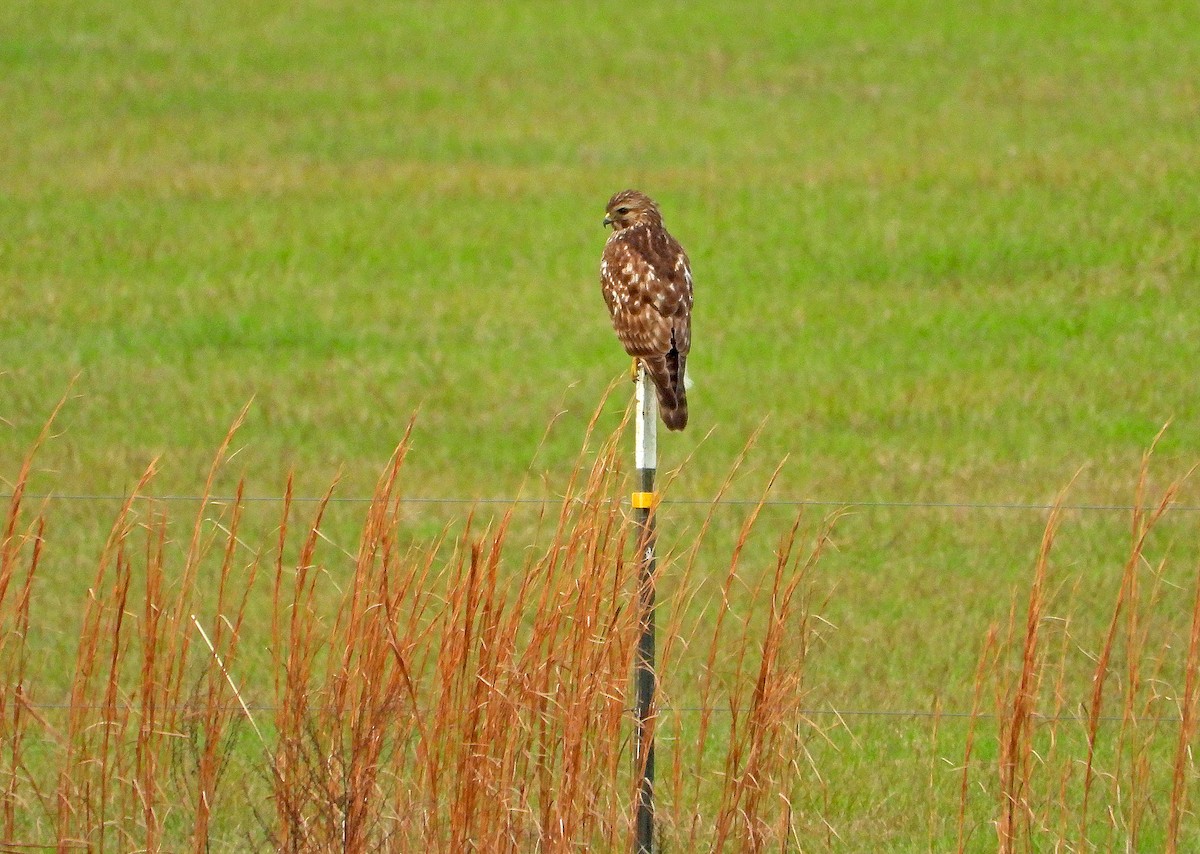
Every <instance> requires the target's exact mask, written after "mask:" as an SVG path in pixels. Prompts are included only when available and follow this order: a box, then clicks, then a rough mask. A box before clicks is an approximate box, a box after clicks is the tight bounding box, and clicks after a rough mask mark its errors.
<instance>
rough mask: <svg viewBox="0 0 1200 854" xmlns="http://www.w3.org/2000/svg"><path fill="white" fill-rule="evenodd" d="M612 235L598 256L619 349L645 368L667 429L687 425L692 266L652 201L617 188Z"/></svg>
mask: <svg viewBox="0 0 1200 854" xmlns="http://www.w3.org/2000/svg"><path fill="white" fill-rule="evenodd" d="M604 224H605V225H606V226H608V225H611V226H612V228H613V233H612V234H610V235H609V236H608V240H607V242H605V244H604V255H603V257H602V258H601V260H600V288H601V290H602V291H603V293H604V301H605V302H606V303H607V304H608V313H609V315H611V317H612V325H613V329H615V330H616V331H617V337H618V338H620V339H621V343H622V344H624V345H625V352H627V353H628V354H629V355H630V356H633V357H634V359H636V360H637V361H640V362H641V363H642V364H643V365H644V366H645V367H646V373H647V374H648V375H649V377H650V379H651V381H652V382H653V383H654V390H655V392H656V393H657V395H658V406H659V412H660V413H661V415H662V420H663V423H664V424H665V425H667V429H668V430H682V429H683V428H684V427H686V426H687V420H688V410H687V396H686V393H685V390H684V379H685V377H686V375H687V356H688V350H689V349H691V343H692V266H691V263H690V262H689V261H688V257H687V253H686V252H684V251H683V247H682V246H680V245H679V241H677V240H676V239H675V238H674V237H672V236H671V235H670V233H668V232H667V229H666V227H665V226H663V221H662V214H661V213H660V212H659V210H658V205H657V204H656V203H655V201H654V199H652V198H650V197H649V196H647V195H646V194H645V193H641V192H638V191H637V190H622V191H621V192H619V193H617V194H616V195H615V196H613V197H612V198H611V199H609V200H608V208H607V209H606V210H605V214H604Z"/></svg>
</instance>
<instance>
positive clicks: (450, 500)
mask: <svg viewBox="0 0 1200 854" xmlns="http://www.w3.org/2000/svg"><path fill="white" fill-rule="evenodd" d="M13 497H14V496H13V494H12V493H0V501H11V500H12V498H13ZM137 498H138V500H141V501H161V502H168V503H193V504H194V503H199V502H205V503H208V504H232V503H234V502H236V501H241V502H242V503H243V504H280V503H282V502H283V501H284V498H283V496H278V495H243V496H242V497H241V498H240V499H239V498H238V497H237V496H236V495H209V496H202V495H139V496H137ZM22 500H23V501H45V502H48V501H86V502H101V503H102V502H113V503H118V502H124V501H128V500H129V496H128V495H118V494H115V493H113V494H99V493H97V494H85V493H77V494H57V493H53V492H44V493H24V494H23V495H22ZM290 500H291V502H292V503H293V504H316V503H319V502H322V501H324V502H327V503H329V504H369V503H370V502H372V501H374V500H375V499H374V498H372V497H370V496H365V495H350V496H333V497H330V498H326V497H324V496H317V495H293V496H292V497H291V499H290ZM391 500H393V501H398V502H400V503H401V504H427V505H439V504H445V505H459V506H468V507H474V506H478V505H501V506H510V505H515V506H521V505H530V506H539V507H546V506H556V505H559V504H562V503H563V502H564V501H569V500H573V499H571V498H570V497H569V496H559V497H551V498H522V497H504V496H493V497H483V498H465V497H462V496H425V495H413V496H396V497H394V498H393V499H391ZM607 500H610V501H619V502H620V503H621V504H624V505H628V504H629V500H628V499H607ZM759 504H761V505H762V506H763V507H825V508H841V509H868V510H870V509H881V510H888V509H892V510H968V511H1017V512H1049V511H1051V510H1054V509H1055V508H1058V509H1059V510H1063V511H1079V512H1084V513H1088V512H1094V513H1132V512H1134V511H1135V510H1148V509H1151V508H1150V505H1146V506H1143V507H1138V506H1137V505H1135V504H1066V503H1064V504H1053V503H1046V502H1040V501H932V500H931V501H912V500H908V501H900V500H889V499H846V500H836V499H831V498H769V499H766V500H761V499H758V498H719V499H711V498H671V497H669V496H664V497H663V498H662V501H661V505H662V506H670V505H676V506H680V507H712V506H717V507H722V506H730V507H755V506H758V505H759ZM1170 510H1172V511H1175V512H1182V513H1197V512H1200V504H1172V505H1171V506H1170Z"/></svg>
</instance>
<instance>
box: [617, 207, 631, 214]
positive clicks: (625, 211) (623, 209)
mask: <svg viewBox="0 0 1200 854" xmlns="http://www.w3.org/2000/svg"><path fill="white" fill-rule="evenodd" d="M617 213H619V214H627V213H629V208H617Z"/></svg>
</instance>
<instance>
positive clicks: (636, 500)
mask: <svg viewBox="0 0 1200 854" xmlns="http://www.w3.org/2000/svg"><path fill="white" fill-rule="evenodd" d="M657 497H658V495H657V494H656V493H653V492H635V493H633V498H632V502H633V506H634V507H635V508H636V509H638V510H649V509H650V508H651V507H653V506H654V500H655V499H656V498H657Z"/></svg>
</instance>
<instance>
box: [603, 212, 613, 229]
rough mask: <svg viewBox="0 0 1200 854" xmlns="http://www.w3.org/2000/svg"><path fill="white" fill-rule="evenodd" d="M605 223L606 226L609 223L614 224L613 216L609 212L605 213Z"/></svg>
mask: <svg viewBox="0 0 1200 854" xmlns="http://www.w3.org/2000/svg"><path fill="white" fill-rule="evenodd" d="M604 224H605V225H606V226H607V225H612V224H613V220H612V217H611V216H609V215H608V214H605V215H604Z"/></svg>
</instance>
